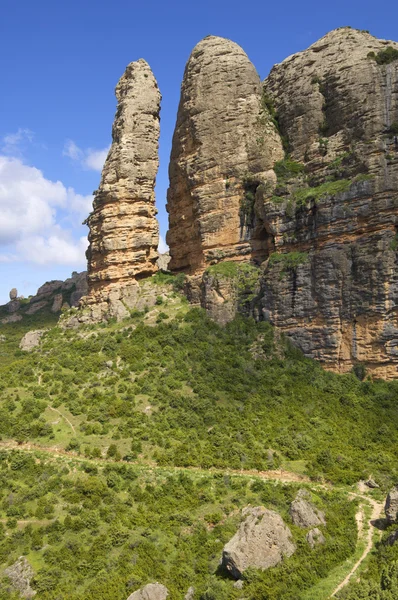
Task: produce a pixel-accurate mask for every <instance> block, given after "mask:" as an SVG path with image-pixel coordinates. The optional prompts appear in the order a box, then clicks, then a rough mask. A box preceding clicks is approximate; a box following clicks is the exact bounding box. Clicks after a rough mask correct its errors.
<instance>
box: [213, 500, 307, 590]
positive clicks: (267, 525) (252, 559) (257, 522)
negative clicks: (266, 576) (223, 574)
mask: <svg viewBox="0 0 398 600" xmlns="http://www.w3.org/2000/svg"><path fill="white" fill-rule="evenodd" d="M242 515H243V516H244V517H245V518H244V521H242V523H241V524H240V527H239V529H238V531H237V532H236V534H235V535H234V536H233V538H231V539H230V540H229V542H227V544H225V546H224V550H223V555H222V564H223V566H224V568H225V569H226V570H227V571H228V572H229V573H230V574H231V575H232V577H234V579H239V578H240V577H241V576H242V574H243V572H244V571H245V570H246V569H247V568H248V567H255V568H257V569H269V568H270V567H274V566H275V565H277V564H278V563H279V562H281V561H282V559H283V557H284V556H286V557H288V556H291V555H292V554H293V552H294V551H295V550H296V546H295V545H294V543H293V541H292V539H291V535H292V534H291V532H290V529H289V528H288V527H287V526H286V525H285V523H284V522H283V519H282V517H281V516H280V515H279V514H278V513H276V512H274V511H272V510H268V509H266V508H264V507H263V506H256V507H254V508H252V507H247V508H245V509H244V510H243V511H242Z"/></svg>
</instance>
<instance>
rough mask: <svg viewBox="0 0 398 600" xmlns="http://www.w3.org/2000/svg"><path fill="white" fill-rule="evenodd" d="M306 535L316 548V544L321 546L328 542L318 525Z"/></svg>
mask: <svg viewBox="0 0 398 600" xmlns="http://www.w3.org/2000/svg"><path fill="white" fill-rule="evenodd" d="M305 537H306V540H307V542H308V543H309V545H310V546H311V548H315V546H319V545H321V544H324V543H325V542H326V538H325V536H324V535H323V533H322V531H321V530H320V529H318V527H315V528H314V529H311V531H309V532H308V533H307V535H306V536H305Z"/></svg>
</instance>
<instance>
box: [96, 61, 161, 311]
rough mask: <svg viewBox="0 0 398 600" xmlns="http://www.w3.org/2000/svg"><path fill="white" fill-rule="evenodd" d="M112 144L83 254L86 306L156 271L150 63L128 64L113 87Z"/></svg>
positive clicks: (154, 100) (155, 120)
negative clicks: (115, 100)
mask: <svg viewBox="0 0 398 600" xmlns="http://www.w3.org/2000/svg"><path fill="white" fill-rule="evenodd" d="M116 97H117V100H118V106H117V111H116V116H115V121H114V124H113V130H112V146H111V149H110V151H109V154H108V157H107V159H106V162H105V165H104V168H103V172H102V177H101V183H100V186H99V189H98V191H97V192H96V193H95V198H94V203H93V212H92V213H91V215H90V216H89V218H88V220H87V224H88V226H89V228H90V233H89V242H90V246H89V249H88V251H87V258H88V281H89V296H88V299H87V303H88V304H96V305H97V306H98V305H100V304H102V305H103V308H104V312H106V304H107V303H108V302H109V299H110V298H112V299H113V300H112V301H113V302H118V301H119V300H120V299H121V298H122V296H123V290H124V288H125V287H126V286H127V287H128V286H131V285H134V282H135V281H136V280H137V279H140V278H142V277H145V276H148V275H151V274H152V273H154V272H155V271H156V270H157V265H156V260H157V258H158V253H157V247H158V237H159V235H158V223H157V220H156V217H155V215H156V208H155V193H154V186H155V178H156V174H157V170H158V165H159V159H158V140H159V129H160V126H159V111H160V99H161V96H160V92H159V89H158V86H157V83H156V80H155V78H154V76H153V74H152V71H151V69H150V67H149V65H148V64H147V63H146V62H145V61H144V60H142V59H141V60H138V61H137V62H133V63H131V64H129V65H128V67H127V69H126V71H125V73H124V75H123V76H122V77H121V79H120V81H119V83H118V84H117V86H116Z"/></svg>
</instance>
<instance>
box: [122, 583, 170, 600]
mask: <svg viewBox="0 0 398 600" xmlns="http://www.w3.org/2000/svg"><path fill="white" fill-rule="evenodd" d="M168 595H169V591H168V589H167V587H165V586H164V585H162V584H160V583H148V585H146V586H145V587H143V588H141V589H140V590H137V591H136V592H133V593H132V594H131V595H130V596H129V597H128V598H127V600H166V598H167V597H168Z"/></svg>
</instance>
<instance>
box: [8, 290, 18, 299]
mask: <svg viewBox="0 0 398 600" xmlns="http://www.w3.org/2000/svg"><path fill="white" fill-rule="evenodd" d="M17 298H18V291H17V288H12V290H10V300H16V299H17Z"/></svg>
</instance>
